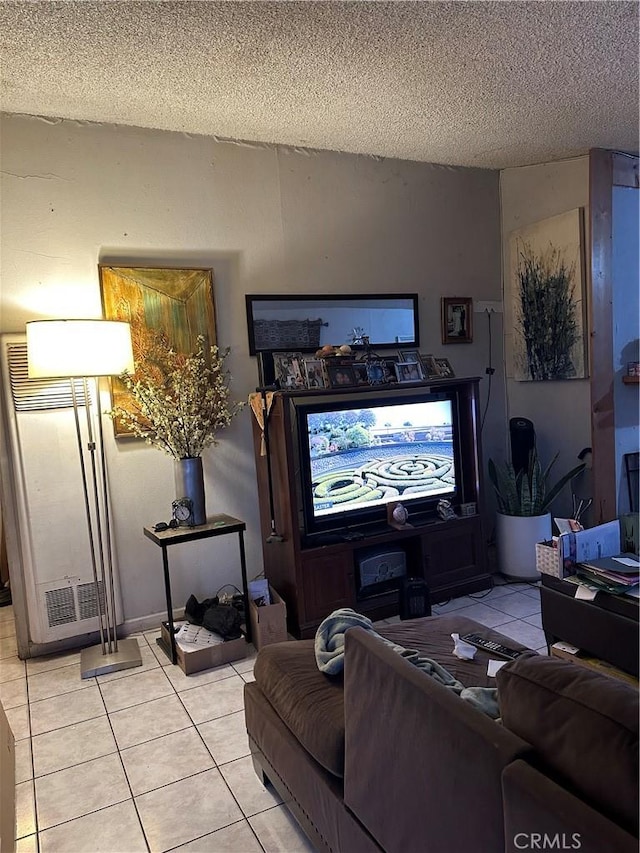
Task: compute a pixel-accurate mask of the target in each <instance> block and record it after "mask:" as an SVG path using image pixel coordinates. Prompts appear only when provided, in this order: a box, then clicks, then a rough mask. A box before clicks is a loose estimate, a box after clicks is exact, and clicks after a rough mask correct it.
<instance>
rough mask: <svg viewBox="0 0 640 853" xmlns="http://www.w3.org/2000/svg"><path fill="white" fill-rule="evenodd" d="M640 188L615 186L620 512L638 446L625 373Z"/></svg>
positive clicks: (634, 338) (634, 347)
mask: <svg viewBox="0 0 640 853" xmlns="http://www.w3.org/2000/svg"><path fill="white" fill-rule="evenodd" d="M638 195H639V193H638V190H637V189H635V188H633V187H613V191H612V215H613V228H612V231H613V243H612V267H613V367H614V371H615V379H614V383H613V394H614V410H615V419H616V495H617V506H618V512H619V513H623V512H629V510H630V506H629V492H628V488H627V479H626V475H625V472H624V464H623V458H624V454H625V453H634V452H637V451H638V449H639V446H638V445H639V441H638V432H639V431H638V387H637V386H636V385H625V384H624V383H623V382H622V377H623V376H624V375H625V374H626V372H627V364H628V362H630V361H638V360H639V359H640V356H639V355H638V352H639V350H638V334H639V329H638V316H639V314H638V311H639V305H638V299H639V294H638V270H640V258H639V255H638V234H639V233H640V222H639V208H638Z"/></svg>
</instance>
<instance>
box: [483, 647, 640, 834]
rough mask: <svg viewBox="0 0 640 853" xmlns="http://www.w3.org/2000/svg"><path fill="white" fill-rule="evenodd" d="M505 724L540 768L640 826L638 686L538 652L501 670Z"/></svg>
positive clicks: (623, 822)
mask: <svg viewBox="0 0 640 853" xmlns="http://www.w3.org/2000/svg"><path fill="white" fill-rule="evenodd" d="M497 683H498V695H499V701H500V710H501V714H502V722H503V724H504V725H505V726H506V727H507V728H509V729H510V730H511V731H512V732H514V733H515V734H517V735H518V736H519V737H521V738H522V739H523V740H525V741H527V742H528V743H530V744H531V745H532V746H533V747H534V748H535V749H536V752H537V754H538V755H539V757H540V765H541V766H540V769H541V770H542V771H543V772H547V773H549V775H551V776H553V777H555V778H556V779H558V780H559V782H560V784H563V785H564V786H565V787H567V788H568V789H569V790H572V791H573V792H574V793H576V794H577V795H578V796H580V797H582V798H583V799H584V800H585V801H586V802H588V803H589V804H590V805H592V806H593V808H595V809H597V810H598V811H600V812H604V813H605V814H607V815H609V816H611V817H613V818H614V819H615V820H616V821H617V822H618V823H620V825H622V826H624V827H625V828H626V829H627V830H628V831H630V832H633V833H634V834H635V833H637V830H638V711H639V704H638V691H637V690H636V689H635V688H634V687H632V686H631V685H630V684H626V683H624V682H622V681H618V680H617V679H615V678H612V677H610V676H608V675H602V674H601V673H599V672H594V671H591V670H588V669H586V668H584V667H580V666H577V665H576V664H574V663H571V662H570V661H563V660H556V659H555V658H549V657H543V656H535V657H524V658H520V659H518V660H516V661H513V662H512V663H509V664H507V665H506V666H504V667H503V668H502V669H501V670H500V671H499V672H498V675H497Z"/></svg>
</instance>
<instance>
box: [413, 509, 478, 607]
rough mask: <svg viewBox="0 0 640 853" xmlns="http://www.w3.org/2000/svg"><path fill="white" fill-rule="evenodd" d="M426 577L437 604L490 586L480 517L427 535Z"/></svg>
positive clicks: (424, 550) (453, 524)
mask: <svg viewBox="0 0 640 853" xmlns="http://www.w3.org/2000/svg"><path fill="white" fill-rule="evenodd" d="M422 548H423V557H424V576H425V579H426V580H427V583H428V584H429V591H430V593H431V600H432V602H433V603H434V604H437V603H438V601H444V600H445V599H448V598H455V597H457V596H460V595H466V594H468V593H470V592H477V591H478V590H481V589H486V588H488V587H489V586H490V583H491V581H490V577H489V574H488V572H487V561H486V553H485V544H484V541H483V535H482V524H481V522H480V517H479V516H475V517H474V518H469V519H458V520H457V521H452V522H448V523H447V524H443V525H442V527H438V528H437V529H435V530H431V531H429V532H428V533H425V534H423V537H422Z"/></svg>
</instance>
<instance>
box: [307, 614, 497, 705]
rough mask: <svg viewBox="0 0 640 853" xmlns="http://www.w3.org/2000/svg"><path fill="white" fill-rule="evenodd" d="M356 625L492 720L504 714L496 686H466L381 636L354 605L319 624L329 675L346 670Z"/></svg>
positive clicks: (319, 657)
mask: <svg viewBox="0 0 640 853" xmlns="http://www.w3.org/2000/svg"><path fill="white" fill-rule="evenodd" d="M355 627H360V628H364V629H365V630H366V631H369V632H370V633H371V634H373V635H374V636H376V637H377V638H378V639H379V640H380V641H381V642H383V643H385V644H386V645H387V646H389V647H390V648H392V649H393V650H394V651H395V652H397V653H398V654H399V655H400V656H401V657H403V658H404V659H405V660H407V661H409V663H411V664H413V665H414V666H416V667H417V668H418V669H420V670H421V671H422V672H424V673H425V674H426V675H428V676H430V677H431V678H433V679H434V680H435V681H437V682H438V683H439V684H442V685H443V687H447V688H448V689H450V690H453V692H454V693H457V694H458V695H459V696H460V698H461V699H464V700H465V701H466V702H470V703H471V704H472V705H473V706H474V707H476V708H477V709H478V710H479V711H482V712H483V713H484V714H487V715H488V716H489V717H491V718H492V719H494V720H496V719H497V718H498V717H499V716H500V710H499V707H498V691H497V690H496V688H495V687H465V686H464V685H463V684H462V683H461V682H460V681H458V680H457V679H456V678H454V677H453V675H451V673H450V672H448V670H446V669H445V668H444V667H443V666H441V665H440V664H439V663H438V662H437V661H435V660H432V659H431V658H427V657H424V656H423V655H421V654H420V652H418V651H416V650H415V649H405V648H403V646H398V645H396V644H395V643H392V642H391V641H390V640H387V639H385V638H384V637H382V636H380V634H378V633H377V631H374V629H373V623H372V621H371V620H370V619H368V618H367V617H366V616H362V615H361V614H360V613H356V612H355V610H352V609H351V608H350V607H343V608H340V609H339V610H334V611H333V613H331V615H330V616H327V618H326V619H325V620H324V621H323V622H322V623H321V624H320V625H319V627H318V630H317V632H316V637H315V644H314V649H315V655H316V663H317V664H318V669H319V670H320V672H324V673H325V674H326V675H338V673H340V672H342V670H343V669H344V636H345V634H346V632H347V631H348V630H349V629H350V628H355Z"/></svg>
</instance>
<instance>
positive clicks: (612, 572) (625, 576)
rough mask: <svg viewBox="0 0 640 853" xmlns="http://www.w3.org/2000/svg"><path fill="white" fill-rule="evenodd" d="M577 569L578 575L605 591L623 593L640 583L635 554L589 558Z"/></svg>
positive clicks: (639, 566)
mask: <svg viewBox="0 0 640 853" xmlns="http://www.w3.org/2000/svg"><path fill="white" fill-rule="evenodd" d="M577 569H578V576H579V577H584V578H585V579H586V580H588V581H590V582H591V583H594V584H596V585H600V586H602V587H603V588H604V589H605V590H607V592H614V593H618V594H624V593H626V592H627V591H628V590H629V589H631V588H632V587H634V586H638V583H640V562H639V561H638V558H637V557H636V556H635V554H617V555H616V556H613V557H601V558H600V559H599V560H589V561H587V562H584V563H581V564H580V565H578V567H577Z"/></svg>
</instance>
